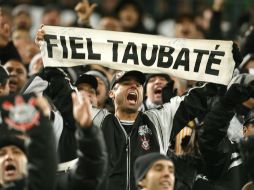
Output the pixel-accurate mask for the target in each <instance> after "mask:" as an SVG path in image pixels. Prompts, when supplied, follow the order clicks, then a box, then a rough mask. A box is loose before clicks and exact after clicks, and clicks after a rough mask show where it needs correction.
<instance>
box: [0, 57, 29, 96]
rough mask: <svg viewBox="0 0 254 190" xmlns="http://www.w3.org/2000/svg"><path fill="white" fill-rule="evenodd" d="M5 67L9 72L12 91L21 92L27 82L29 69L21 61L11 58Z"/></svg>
mask: <svg viewBox="0 0 254 190" xmlns="http://www.w3.org/2000/svg"><path fill="white" fill-rule="evenodd" d="M4 68H5V69H6V70H7V71H8V72H9V76H10V81H9V87H10V93H16V94H17V93H19V92H20V90H21V89H22V88H23V87H24V85H25V84H26V82H27V70H26V68H25V66H24V65H23V64H22V62H21V61H18V60H15V59H11V60H9V61H7V62H6V63H5V64H4Z"/></svg>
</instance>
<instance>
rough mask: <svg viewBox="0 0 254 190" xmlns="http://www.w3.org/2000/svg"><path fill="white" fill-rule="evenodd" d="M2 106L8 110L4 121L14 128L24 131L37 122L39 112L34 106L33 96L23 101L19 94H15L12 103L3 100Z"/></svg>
mask: <svg viewBox="0 0 254 190" xmlns="http://www.w3.org/2000/svg"><path fill="white" fill-rule="evenodd" d="M2 107H3V109H5V110H8V111H9V116H8V117H6V118H4V121H5V122H6V124H7V125H8V126H10V127H12V128H14V129H17V130H20V131H26V130H28V129H31V128H32V127H34V126H36V125H38V124H39V118H40V113H39V111H37V110H36V108H35V98H30V99H29V101H28V102H25V101H24V100H23V98H22V97H21V96H16V97H15V103H14V104H13V103H12V102H10V101H5V102H3V104H2Z"/></svg>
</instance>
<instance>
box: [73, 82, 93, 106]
mask: <svg viewBox="0 0 254 190" xmlns="http://www.w3.org/2000/svg"><path fill="white" fill-rule="evenodd" d="M77 89H78V91H83V92H85V93H86V94H87V95H88V97H89V99H90V102H91V104H92V106H93V107H97V99H96V90H95V89H94V88H93V87H92V86H91V85H90V84H88V83H80V84H78V85H77Z"/></svg>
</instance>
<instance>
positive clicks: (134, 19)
mask: <svg viewBox="0 0 254 190" xmlns="http://www.w3.org/2000/svg"><path fill="white" fill-rule="evenodd" d="M118 16H119V19H120V22H121V23H122V26H123V28H124V29H126V30H128V29H132V28H134V27H135V26H136V25H137V24H138V22H139V13H138V11H137V9H136V8H135V7H134V6H133V5H131V4H129V5H128V4H127V5H125V6H124V8H123V9H122V10H120V12H119V15H118Z"/></svg>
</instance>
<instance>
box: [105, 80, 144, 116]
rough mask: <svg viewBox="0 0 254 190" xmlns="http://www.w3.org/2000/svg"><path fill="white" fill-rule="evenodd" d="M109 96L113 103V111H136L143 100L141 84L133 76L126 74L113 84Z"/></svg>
mask: <svg viewBox="0 0 254 190" xmlns="http://www.w3.org/2000/svg"><path fill="white" fill-rule="evenodd" d="M109 97H110V98H112V100H113V102H114V104H115V112H116V113H117V112H120V113H137V111H138V109H139V107H140V105H141V103H142V101H143V86H142V85H141V84H140V83H139V82H138V79H137V78H136V77H134V76H127V77H125V78H124V79H122V81H121V82H119V83H117V84H115V86H114V87H113V90H111V91H110V93H109Z"/></svg>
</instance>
